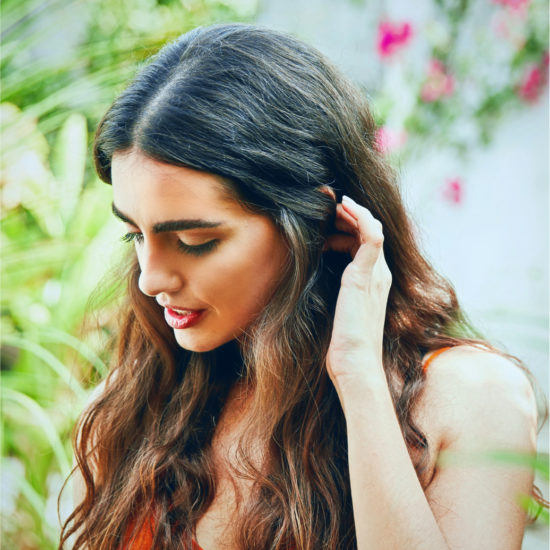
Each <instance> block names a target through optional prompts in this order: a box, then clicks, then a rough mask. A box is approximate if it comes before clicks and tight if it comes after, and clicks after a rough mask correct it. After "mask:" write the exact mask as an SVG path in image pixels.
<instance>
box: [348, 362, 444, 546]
mask: <svg viewBox="0 0 550 550" xmlns="http://www.w3.org/2000/svg"><path fill="white" fill-rule="evenodd" d="M339 393H340V398H341V400H342V405H343V406H344V410H345V415H346V422H347V432H348V449H349V451H348V452H349V468H350V479H351V492H352V500H353V511H354V517H355V527H356V532H357V547H358V549H359V550H367V549H371V548H376V549H380V550H382V549H385V548H388V549H396V548H410V549H422V550H428V549H437V550H442V549H448V545H447V544H446V542H445V539H444V537H443V535H442V533H441V531H440V529H439V527H438V525H437V522H436V520H435V518H434V516H433V514H432V511H431V509H430V506H429V504H428V502H427V500H426V497H425V495H424V492H423V490H422V487H421V485H420V482H419V480H418V477H417V475H416V472H415V469H414V466H413V464H412V462H411V459H410V457H409V453H408V451H407V447H406V444H405V441H404V439H403V436H402V434H401V429H400V427H399V423H398V420H397V416H396V413H395V410H394V407H393V403H392V400H391V396H390V392H389V389H388V386H387V383H386V379H385V376H384V373H383V371H382V369H381V368H380V367H378V368H374V369H370V373H369V375H367V376H366V377H364V378H363V377H361V379H359V380H357V379H354V380H351V379H350V380H348V381H347V382H344V383H342V384H341V385H340V388H339Z"/></svg>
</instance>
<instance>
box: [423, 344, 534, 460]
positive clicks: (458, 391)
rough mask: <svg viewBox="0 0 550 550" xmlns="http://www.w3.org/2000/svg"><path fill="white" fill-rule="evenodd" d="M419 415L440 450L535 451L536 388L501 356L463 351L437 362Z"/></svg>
mask: <svg viewBox="0 0 550 550" xmlns="http://www.w3.org/2000/svg"><path fill="white" fill-rule="evenodd" d="M417 411H418V413H417V414H418V418H419V421H420V422H421V423H422V424H423V425H424V426H425V429H426V430H427V431H428V432H430V433H431V435H432V439H436V440H437V447H438V448H439V449H442V448H447V447H477V448H479V447H483V448H487V447H489V446H490V447H492V448H500V449H503V448H506V449H516V450H524V451H532V450H534V448H535V441H536V426H537V407H536V399H535V396H534V392H533V389H532V386H531V384H530V382H529V380H528V378H527V376H526V374H525V372H524V371H523V370H522V369H521V368H520V367H519V366H517V365H516V364H515V363H514V362H513V361H511V360H510V359H508V358H506V357H503V356H502V355H499V354H498V353H494V352H491V351H487V350H483V349H478V348H475V347H471V346H458V347H456V348H452V349H450V350H448V351H445V352H444V353H442V354H440V355H439V356H437V357H436V358H434V360H433V361H432V363H431V364H430V367H429V369H428V371H427V374H426V386H425V390H424V394H423V396H422V398H421V399H420V402H419V406H418V409H417Z"/></svg>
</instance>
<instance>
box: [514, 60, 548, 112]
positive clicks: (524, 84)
mask: <svg viewBox="0 0 550 550" xmlns="http://www.w3.org/2000/svg"><path fill="white" fill-rule="evenodd" d="M547 80H548V52H544V55H543V57H542V60H541V62H540V63H539V64H538V65H535V64H534V63H532V64H531V65H528V66H527V68H526V70H525V73H524V74H523V78H522V79H521V82H520V83H519V85H518V95H519V97H520V98H521V99H523V101H526V102H527V103H534V102H535V101H537V99H538V98H539V96H540V94H541V93H542V91H543V90H544V86H545V84H546V82H547Z"/></svg>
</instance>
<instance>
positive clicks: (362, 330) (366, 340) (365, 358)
mask: <svg viewBox="0 0 550 550" xmlns="http://www.w3.org/2000/svg"><path fill="white" fill-rule="evenodd" d="M335 226H336V229H337V230H338V231H339V232H340V233H336V234H334V235H331V236H330V237H329V238H328V239H327V244H326V249H328V250H335V251H337V252H348V253H350V254H351V256H352V261H351V262H350V263H349V265H348V266H347V267H346V269H345V270H344V273H343V275H342V284H341V287H340V292H339V294H338V300H337V302H336V311H335V315H334V326H333V330H332V337H331V341H330V346H329V349H328V353H327V369H328V373H329V376H330V378H331V379H332V381H333V383H334V385H335V386H336V389H337V390H338V393H339V394H340V390H341V387H340V386H341V382H342V381H343V380H346V379H347V380H349V379H350V378H351V380H352V383H354V382H355V381H356V380H357V379H365V377H368V375H369V373H373V369H375V371H376V372H379V373H382V372H383V370H382V341H383V336H384V321H385V317H386V305H387V301H388V293H389V290H390V286H391V273H390V270H389V268H388V264H387V263H386V259H385V258H384V251H383V247H382V245H383V242H384V235H383V232H382V224H381V223H380V222H379V221H378V220H376V219H375V218H374V217H373V216H372V214H371V213H370V212H369V211H368V210H367V209H366V208H364V207H362V206H360V205H358V204H357V203H356V202H354V201H353V200H351V199H350V198H348V197H345V196H344V198H343V200H342V204H338V206H337V208H336V221H335ZM358 377H359V378H358ZM340 399H342V395H341V394H340Z"/></svg>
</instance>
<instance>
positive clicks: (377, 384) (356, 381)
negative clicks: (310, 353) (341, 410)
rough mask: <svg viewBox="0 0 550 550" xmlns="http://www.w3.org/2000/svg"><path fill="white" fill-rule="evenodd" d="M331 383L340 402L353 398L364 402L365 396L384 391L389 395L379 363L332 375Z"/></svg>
mask: <svg viewBox="0 0 550 550" xmlns="http://www.w3.org/2000/svg"><path fill="white" fill-rule="evenodd" d="M333 383H334V386H335V387H336V390H337V391H338V395H339V396H340V400H341V401H342V402H344V401H346V402H347V401H355V400H360V401H363V402H364V400H365V399H366V398H372V397H377V396H381V395H385V394H386V393H387V394H388V395H389V387H388V382H387V379H386V373H385V372H384V368H383V367H382V365H381V364H377V365H376V366H372V368H362V369H360V370H357V371H355V372H350V371H347V372H342V373H340V374H338V375H336V376H334V378H333ZM342 404H344V403H342Z"/></svg>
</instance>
